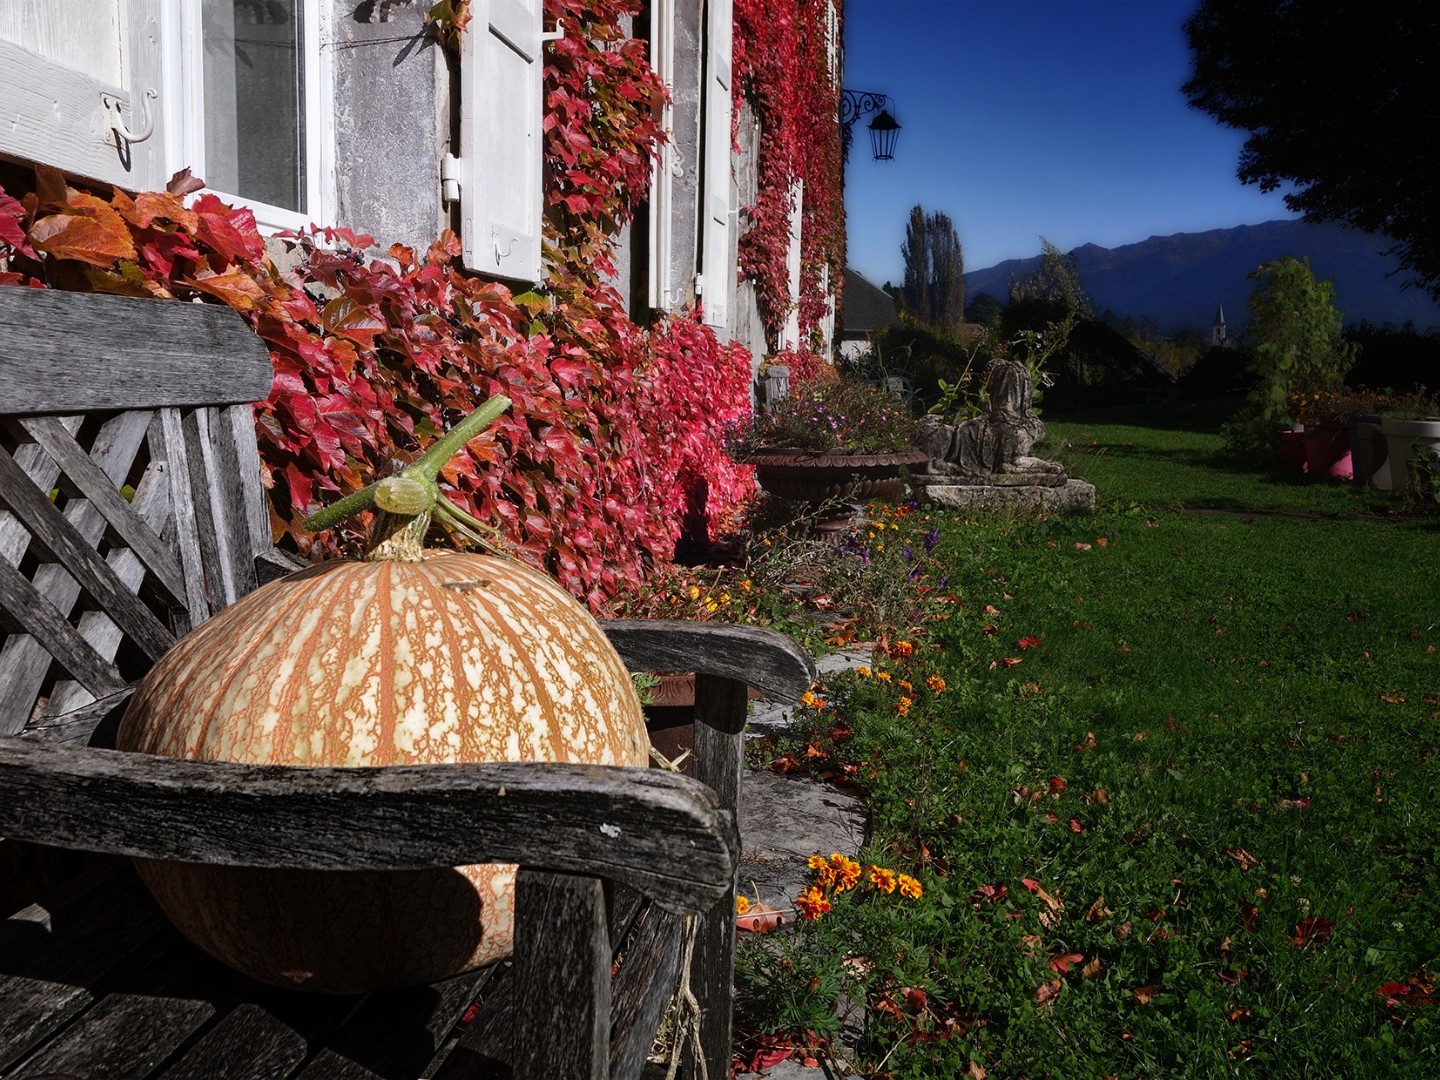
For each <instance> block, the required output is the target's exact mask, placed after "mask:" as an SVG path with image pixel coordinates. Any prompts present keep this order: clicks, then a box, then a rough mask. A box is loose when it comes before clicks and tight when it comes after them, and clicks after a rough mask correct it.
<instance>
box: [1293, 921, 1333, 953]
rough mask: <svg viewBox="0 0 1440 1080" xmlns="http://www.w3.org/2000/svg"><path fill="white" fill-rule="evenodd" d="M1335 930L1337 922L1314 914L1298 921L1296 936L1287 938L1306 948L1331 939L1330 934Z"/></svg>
mask: <svg viewBox="0 0 1440 1080" xmlns="http://www.w3.org/2000/svg"><path fill="white" fill-rule="evenodd" d="M1334 932H1335V924H1334V923H1333V922H1331V921H1330V920H1329V919H1324V918H1321V917H1320V916H1319V915H1312V916H1310V918H1308V919H1302V920H1300V922H1298V923H1296V924H1295V936H1294V937H1293V938H1287V939H1286V940H1288V941H1289V942H1290V944H1292V945H1294V946H1295V947H1296V948H1298V949H1305V948H1309V947H1310V946H1311V945H1320V944H1323V943H1324V942H1327V941H1329V940H1330V935H1331V934H1333V933H1334Z"/></svg>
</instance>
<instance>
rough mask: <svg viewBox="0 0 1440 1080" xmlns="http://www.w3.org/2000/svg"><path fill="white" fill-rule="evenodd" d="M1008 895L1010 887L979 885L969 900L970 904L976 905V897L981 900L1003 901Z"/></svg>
mask: <svg viewBox="0 0 1440 1080" xmlns="http://www.w3.org/2000/svg"><path fill="white" fill-rule="evenodd" d="M1009 894H1010V887H1009V886H1008V885H981V886H979V887H977V888H976V890H975V895H974V896H972V897H971V898H970V902H971V903H972V904H973V903H977V902H978V901H977V900H976V897H979V898H980V899H981V900H1004V899H1005V897H1006V896H1008V895H1009Z"/></svg>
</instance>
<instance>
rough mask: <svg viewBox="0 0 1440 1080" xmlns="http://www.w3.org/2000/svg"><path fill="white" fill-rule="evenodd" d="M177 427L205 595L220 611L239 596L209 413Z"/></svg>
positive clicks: (193, 414) (197, 412)
mask: <svg viewBox="0 0 1440 1080" xmlns="http://www.w3.org/2000/svg"><path fill="white" fill-rule="evenodd" d="M180 426H181V429H182V430H183V431H184V436H185V461H186V468H187V470H188V471H189V473H190V499H191V501H192V503H193V504H194V507H195V536H196V539H198V540H199V541H200V559H201V563H202V565H203V566H204V568H205V591H206V592H207V593H208V594H209V598H210V609H211V610H212V611H219V610H220V609H221V608H223V607H228V606H229V605H230V604H233V603H234V602H235V601H236V600H238V599H239V597H240V594H239V593H238V592H237V591H236V589H235V565H234V563H233V562H232V560H231V557H230V537H229V535H228V534H227V528H226V522H225V517H224V514H225V509H226V507H225V502H224V499H223V497H222V493H221V492H219V491H217V490H216V488H217V485H218V484H219V482H220V481H219V468H218V466H217V464H216V461H215V447H214V446H213V445H212V444H211V441H210V410H209V409H192V410H190V411H189V412H187V413H185V414H184V416H183V418H182V420H181V425H180Z"/></svg>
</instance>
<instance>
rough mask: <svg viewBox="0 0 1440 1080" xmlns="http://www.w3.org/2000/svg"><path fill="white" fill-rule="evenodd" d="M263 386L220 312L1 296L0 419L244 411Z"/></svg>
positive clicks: (259, 355) (266, 386) (33, 292)
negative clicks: (221, 408)
mask: <svg viewBox="0 0 1440 1080" xmlns="http://www.w3.org/2000/svg"><path fill="white" fill-rule="evenodd" d="M271 379H272V372H271V367H270V356H269V353H268V351H267V350H266V348H265V345H264V342H262V341H261V340H260V338H259V337H258V336H256V334H255V332H254V331H253V330H252V329H250V327H249V326H247V325H246V324H245V322H244V321H243V320H242V319H240V318H239V317H238V316H237V315H236V314H235V313H234V312H233V311H231V310H230V309H229V308H227V307H221V306H219V305H215V304H186V303H180V302H177V301H173V300H137V299H135V298H134V297H128V296H107V295H105V294H103V293H64V292H55V291H51V290H46V289H20V288H15V287H6V288H0V414H10V415H17V414H25V413H74V412H91V411H94V410H100V409H134V408H152V409H153V408H157V407H159V406H164V405H168V406H174V407H185V406H195V405H233V404H240V403H250V402H255V401H263V400H264V399H265V398H267V397H268V396H269V394H270V383H271Z"/></svg>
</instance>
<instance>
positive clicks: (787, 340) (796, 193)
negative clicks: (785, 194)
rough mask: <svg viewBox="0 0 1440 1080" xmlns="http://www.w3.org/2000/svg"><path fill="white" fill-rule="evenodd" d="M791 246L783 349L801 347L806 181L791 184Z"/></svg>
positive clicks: (781, 338) (786, 272) (787, 269)
mask: <svg viewBox="0 0 1440 1080" xmlns="http://www.w3.org/2000/svg"><path fill="white" fill-rule="evenodd" d="M789 201H790V220H789V224H790V246H789V247H788V248H786V250H785V276H786V281H787V288H788V290H789V291H788V295H787V299H788V301H789V305H790V306H789V307H788V308H787V309H786V313H785V325H784V327H783V328H782V329H781V331H780V341H779V342H778V345H779V347H780V348H782V349H798V348H799V347H800V232H801V230H802V229H803V227H804V219H803V217H802V211H803V210H804V208H805V181H804V180H795V181H793V182H792V183H791V184H790V193H789Z"/></svg>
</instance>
